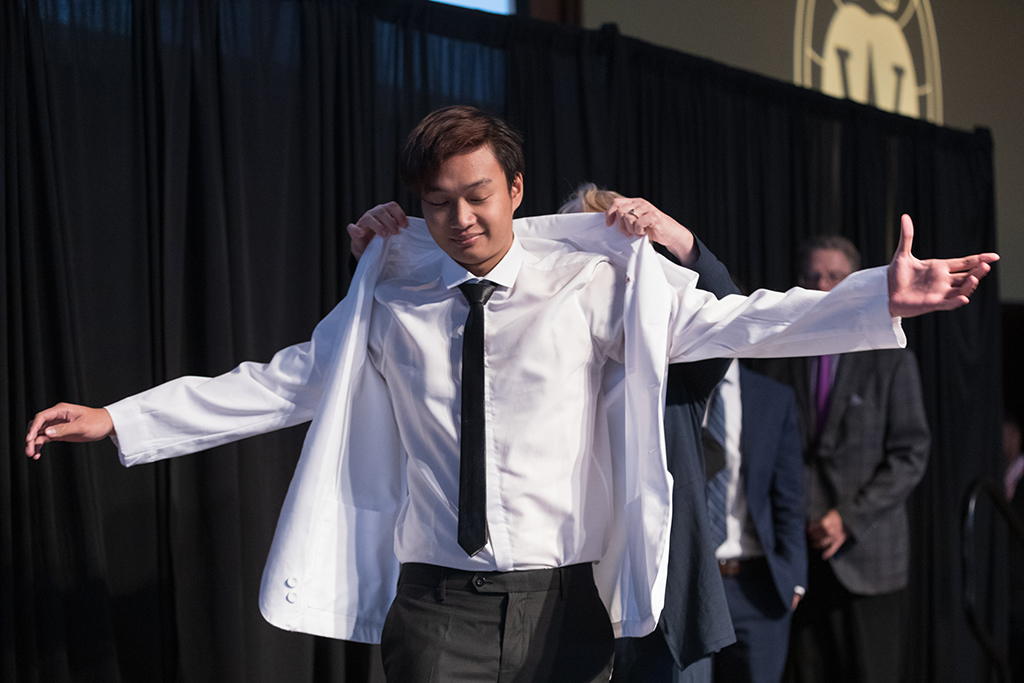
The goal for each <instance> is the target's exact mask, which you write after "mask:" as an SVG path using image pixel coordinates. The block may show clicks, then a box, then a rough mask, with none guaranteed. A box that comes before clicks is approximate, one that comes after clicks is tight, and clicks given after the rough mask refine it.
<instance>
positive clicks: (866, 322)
mask: <svg viewBox="0 0 1024 683" xmlns="http://www.w3.org/2000/svg"><path fill="white" fill-rule="evenodd" d="M667 275H668V278H669V284H670V285H674V284H676V283H673V277H672V275H671V274H669V273H667ZM688 280H689V281H686V282H682V283H681V285H682V286H680V287H678V288H676V289H675V291H676V297H675V299H674V302H673V311H672V319H671V322H670V327H669V337H670V338H669V349H668V351H669V353H668V356H669V360H670V362H672V363H677V362H680V361H695V360H700V359H704V358H753V357H760V358H774V357H786V356H816V355H822V354H832V353H846V352H850V351H865V350H868V349H878V348H895V347H902V346H905V345H906V337H905V335H904V334H903V328H902V326H901V324H900V319H899V318H892V317H891V316H890V315H889V298H888V282H887V279H886V269H885V267H880V268H871V269H868V270H862V271H858V272H856V273H853V274H852V275H850V276H849V277H847V278H846V279H845V280H843V281H842V282H841V283H839V285H838V286H836V288H835V289H833V290H832V291H831V292H828V293H825V292H818V291H811V290H806V289H800V288H794V289H791V290H789V291H787V292H773V291H768V290H758V291H756V292H754V293H753V294H751V295H750V296H748V297H743V296H738V295H732V296H727V297H725V298H723V299H721V300H716V299H715V298H714V296H713V295H711V294H709V293H708V292H704V291H701V290H698V289H696V287H695V284H696V280H694V279H688Z"/></svg>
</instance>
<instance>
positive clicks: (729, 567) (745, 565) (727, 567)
mask: <svg viewBox="0 0 1024 683" xmlns="http://www.w3.org/2000/svg"><path fill="white" fill-rule="evenodd" d="M767 566H768V560H767V558H765V557H751V558H747V559H730V560H719V561H718V571H719V573H721V575H722V576H723V577H724V578H729V577H732V576H739V575H740V574H743V573H746V572H748V571H750V570H752V569H762V568H766V567H767Z"/></svg>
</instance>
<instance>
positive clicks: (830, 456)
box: [772, 236, 930, 683]
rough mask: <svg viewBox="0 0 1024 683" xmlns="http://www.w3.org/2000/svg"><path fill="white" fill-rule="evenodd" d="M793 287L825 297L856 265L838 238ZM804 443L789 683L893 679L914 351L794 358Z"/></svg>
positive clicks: (808, 250)
mask: <svg viewBox="0 0 1024 683" xmlns="http://www.w3.org/2000/svg"><path fill="white" fill-rule="evenodd" d="M800 265H801V270H800V273H801V275H800V284H801V286H803V287H807V288H811V289H820V290H823V291H828V290H830V289H832V288H833V287H834V286H835V285H837V284H838V283H839V282H840V281H841V280H842V279H843V278H845V277H846V276H847V275H849V274H850V273H852V272H853V271H854V270H857V269H858V268H859V267H860V255H859V253H858V252H857V249H856V248H855V247H854V246H853V244H852V243H851V242H850V241H849V240H847V239H845V238H843V237H837V236H832V237H821V238H818V239H816V240H813V241H811V242H809V243H807V244H805V245H804V246H803V247H802V248H801V252H800ZM772 374H774V375H775V376H776V377H777V378H778V379H781V380H782V381H784V382H786V383H788V384H789V385H790V386H792V387H793V389H794V391H795V393H796V397H797V405H798V408H799V412H800V418H801V437H802V441H803V446H804V470H805V487H804V490H805V494H806V500H807V541H808V551H809V577H808V585H807V596H806V598H804V600H803V601H802V602H801V604H800V606H799V607H798V608H797V610H796V612H795V614H794V616H793V630H792V635H791V638H790V656H789V662H788V665H787V676H786V680H791V681H796V682H797V683H805V682H809V681H829V682H833V681H851V682H852V681H856V682H861V681H896V680H897V679H898V677H899V671H900V656H901V649H902V645H903V634H904V621H905V619H904V612H905V602H906V597H905V594H906V586H907V582H908V574H909V564H910V539H909V536H910V531H909V526H908V522H907V510H906V501H907V498H909V496H910V494H911V492H912V491H913V490H914V488H915V487H916V486H917V484H918V482H919V481H920V480H921V477H922V476H923V475H924V471H925V467H926V466H927V464H928V452H929V445H930V434H929V430H928V423H927V420H926V417H925V411H924V405H923V401H922V398H921V379H920V375H919V374H918V369H917V362H916V360H915V359H914V355H913V354H912V353H911V352H910V351H907V350H904V349H894V350H881V351H864V352H861V353H849V354H841V355H838V356H822V357H818V358H800V359H792V360H790V361H788V362H783V363H779V364H778V365H777V366H776V368H775V371H773V372H772Z"/></svg>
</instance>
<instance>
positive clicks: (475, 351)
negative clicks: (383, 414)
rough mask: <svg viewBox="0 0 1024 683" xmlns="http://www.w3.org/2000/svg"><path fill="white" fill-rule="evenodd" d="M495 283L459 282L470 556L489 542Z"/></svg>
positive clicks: (465, 535) (463, 523)
mask: <svg viewBox="0 0 1024 683" xmlns="http://www.w3.org/2000/svg"><path fill="white" fill-rule="evenodd" d="M495 287H497V285H495V284H494V283H491V282H487V281H486V280H482V281H480V282H476V283H469V282H466V283H464V284H461V285H459V289H461V290H462V294H463V295H464V296H465V297H466V301H468V302H469V317H467V318H466V330H465V332H464V333H463V336H462V440H461V452H460V460H461V462H460V465H459V545H460V546H462V549H463V550H465V551H466V552H467V553H468V554H469V556H470V557H472V556H474V555H476V554H477V553H478V552H480V551H481V550H483V548H484V546H485V545H487V471H486V468H487V462H486V455H487V439H486V432H485V425H484V304H486V303H487V300H488V299H490V298H491V294H493V293H494V289H495Z"/></svg>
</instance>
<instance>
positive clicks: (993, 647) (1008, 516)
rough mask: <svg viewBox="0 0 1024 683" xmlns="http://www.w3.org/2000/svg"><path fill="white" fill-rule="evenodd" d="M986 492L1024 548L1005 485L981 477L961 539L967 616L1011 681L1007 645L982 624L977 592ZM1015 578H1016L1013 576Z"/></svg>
mask: <svg viewBox="0 0 1024 683" xmlns="http://www.w3.org/2000/svg"><path fill="white" fill-rule="evenodd" d="M982 495H985V496H987V497H988V498H989V500H990V501H991V502H992V504H993V508H994V509H995V510H996V511H997V512H998V513H999V514H1001V515H1002V516H1003V519H1004V520H1005V521H1006V526H1007V527H1008V528H1009V530H1010V534H1011V537H1014V538H1016V541H1017V542H1018V543H1020V544H1021V546H1022V547H1024V520H1021V518H1020V516H1019V515H1017V513H1016V512H1014V510H1013V508H1012V507H1010V504H1009V503H1008V502H1006V499H1005V497H1004V491H1003V486H1002V485H1001V484H999V483H997V482H995V481H993V480H991V479H980V480H978V481H976V482H975V483H974V485H973V486H972V487H971V490H970V492H969V494H968V496H967V497H966V498H965V499H964V510H963V536H962V541H961V547H960V551H961V557H962V559H963V580H964V616H965V617H966V618H967V624H968V626H970V628H971V632H972V633H973V634H974V637H975V639H976V640H977V641H978V643H979V644H980V645H981V647H982V649H983V650H984V651H985V654H986V655H987V656H988V658H989V660H991V662H992V663H993V665H995V667H996V671H997V673H998V674H999V680H1000V681H1003V683H1010V663H1009V660H1008V658H1007V653H1006V649H1005V646H1004V645H1003V644H1001V643H999V642H998V641H997V640H996V637H995V635H993V633H992V631H991V630H989V629H988V628H986V626H985V625H984V624H982V623H981V617H980V616H979V614H978V603H977V599H978V598H977V591H976V590H975V586H976V584H977V580H976V579H977V576H976V573H977V564H978V562H977V557H975V552H974V518H975V512H976V510H977V507H978V499H979V498H981V496H982ZM1011 580H1012V577H1011Z"/></svg>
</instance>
